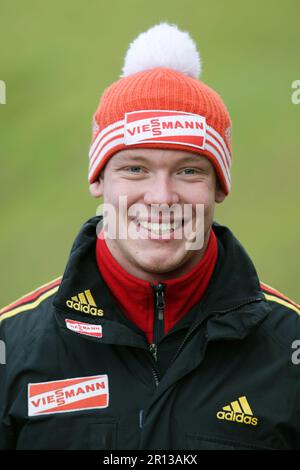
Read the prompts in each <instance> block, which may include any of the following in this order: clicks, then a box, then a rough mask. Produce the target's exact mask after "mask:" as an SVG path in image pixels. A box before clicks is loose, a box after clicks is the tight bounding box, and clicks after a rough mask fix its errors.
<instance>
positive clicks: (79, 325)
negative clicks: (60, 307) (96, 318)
mask: <svg viewBox="0 0 300 470" xmlns="http://www.w3.org/2000/svg"><path fill="white" fill-rule="evenodd" d="M66 326H67V328H68V329H69V330H71V331H75V332H76V333H80V334H82V335H86V336H93V337H94V338H102V326H101V325H92V324H91V323H84V322H81V321H75V320H70V319H69V318H66Z"/></svg>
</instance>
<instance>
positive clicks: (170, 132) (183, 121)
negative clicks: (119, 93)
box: [124, 110, 206, 149]
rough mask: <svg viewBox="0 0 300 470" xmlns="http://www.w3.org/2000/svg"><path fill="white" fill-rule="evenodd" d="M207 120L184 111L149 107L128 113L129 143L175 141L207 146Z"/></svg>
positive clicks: (202, 146)
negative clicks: (149, 108) (148, 108)
mask: <svg viewBox="0 0 300 470" xmlns="http://www.w3.org/2000/svg"><path fill="white" fill-rule="evenodd" d="M205 136H206V119H205V117H204V116H200V115H199V114H192V113H184V112H181V111H165V110H147V111H134V112H131V113H126V114H125V123H124V142H125V145H134V144H140V143H151V142H157V143H172V144H178V145H188V146H191V147H196V148H199V149H203V148H204V146H205Z"/></svg>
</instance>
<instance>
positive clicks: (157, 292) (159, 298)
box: [149, 282, 165, 362]
mask: <svg viewBox="0 0 300 470" xmlns="http://www.w3.org/2000/svg"><path fill="white" fill-rule="evenodd" d="M151 287H152V288H153V290H154V328H153V343H152V344H150V346H149V350H150V352H151V354H152V355H153V357H154V360H155V362H157V344H158V342H159V340H160V339H161V338H162V337H163V335H164V317H165V292H164V290H165V284H163V283H161V282H159V283H158V284H157V285H154V284H151Z"/></svg>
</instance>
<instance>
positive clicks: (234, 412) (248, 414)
mask: <svg viewBox="0 0 300 470" xmlns="http://www.w3.org/2000/svg"><path fill="white" fill-rule="evenodd" d="M216 416H217V418H218V419H222V420H223V419H224V420H226V421H233V422H236V423H243V424H250V425H252V426H257V424H258V418H256V417H255V416H253V412H252V410H251V408H250V405H249V403H248V400H247V398H246V397H245V396H243V397H239V398H238V399H237V400H235V401H232V402H231V403H230V405H226V406H223V408H222V410H221V411H218V413H217V415H216Z"/></svg>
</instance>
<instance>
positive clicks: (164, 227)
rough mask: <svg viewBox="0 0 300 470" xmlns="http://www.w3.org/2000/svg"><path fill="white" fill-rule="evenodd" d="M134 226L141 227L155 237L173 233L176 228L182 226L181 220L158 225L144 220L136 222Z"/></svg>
mask: <svg viewBox="0 0 300 470" xmlns="http://www.w3.org/2000/svg"><path fill="white" fill-rule="evenodd" d="M136 225H137V227H142V228H144V229H146V230H149V232H152V233H154V234H156V235H165V234H168V233H173V232H175V230H177V229H178V228H181V227H182V226H183V220H178V221H174V222H172V223H158V222H147V221H145V220H137V221H136Z"/></svg>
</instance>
